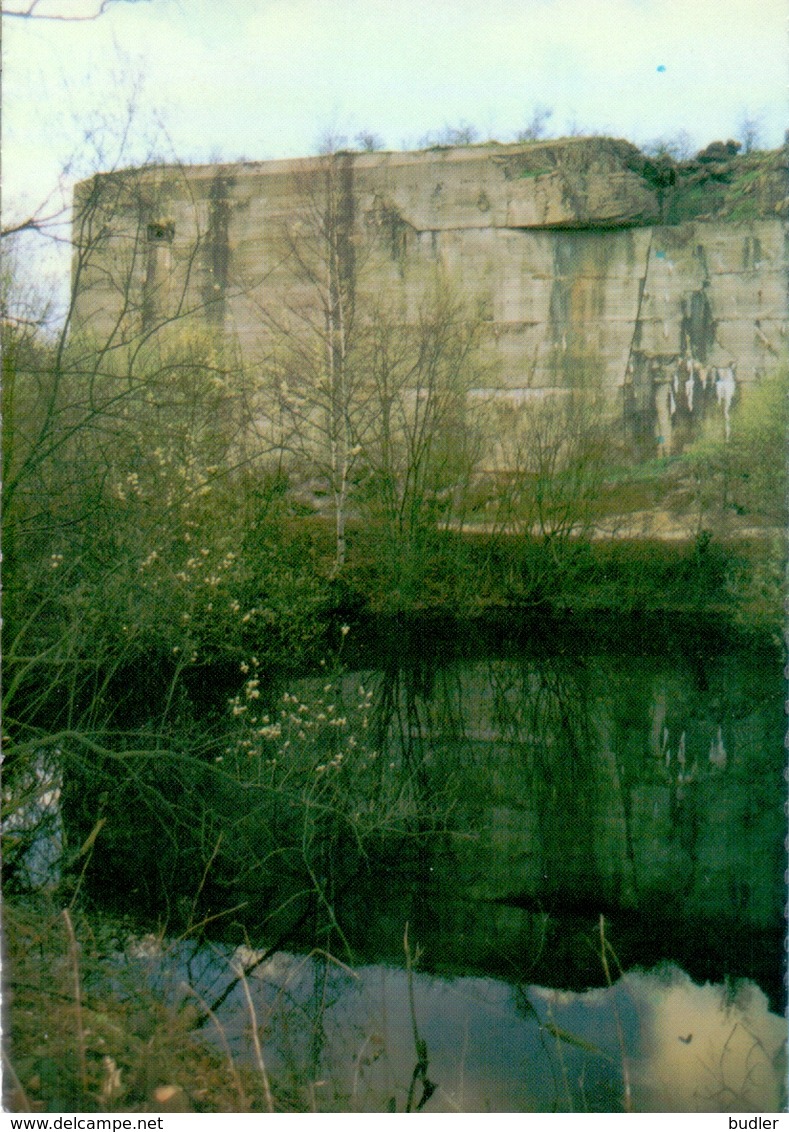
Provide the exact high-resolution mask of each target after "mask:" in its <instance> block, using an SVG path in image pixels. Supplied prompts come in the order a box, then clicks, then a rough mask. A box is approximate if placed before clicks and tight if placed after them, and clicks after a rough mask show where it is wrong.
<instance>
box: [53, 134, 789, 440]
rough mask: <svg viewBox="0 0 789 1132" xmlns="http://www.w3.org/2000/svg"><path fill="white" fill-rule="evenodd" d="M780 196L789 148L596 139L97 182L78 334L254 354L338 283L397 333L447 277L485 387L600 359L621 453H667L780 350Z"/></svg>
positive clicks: (80, 207)
mask: <svg viewBox="0 0 789 1132" xmlns="http://www.w3.org/2000/svg"><path fill="white" fill-rule="evenodd" d="M712 148H713V147H711V149H712ZM719 148H721V149H724V150H725V147H719ZM787 191H788V190H787V156H786V153H785V152H784V151H776V152H773V153H769V154H758V155H757V154H753V155H743V156H736V155H735V154H734V153H733V152H723V153H722V154H721V153H718V154H716V155H715V156H714V159H713V158H712V157H711V158H709V159H707V160H706V161H705V160H704V155H703V154H702V155H700V156H699V159H698V160H697V161H696V162H690V163H684V164H682V165H677V164H675V163H673V162H671V161H668V160H666V159H664V160H657V159H649V158H647V157H645V156H644V155H643V154H642V153H641V152H640V151H639V150H637V149H636V148H635V147H634V146H632V145H630V144H629V143H627V142H623V141H616V140H612V139H608V138H570V139H565V140H560V141H546V142H530V143H523V144H516V145H499V144H494V143H491V144H488V145H477V146H468V147H462V148H457V147H455V148H451V147H449V148H434V149H429V150H424V151H419V152H408V153H355V152H354V153H350V152H347V153H346V152H343V153H337V154H332V155H329V156H325V157H317V158H307V159H303V160H283V161H269V162H249V163H240V164H237V165H216V166H210V165H209V166H155V167H146V168H141V169H133V170H126V171H121V172H115V173H111V174H105V175H99V176H97V177H94V178H92V179H91V180H90V181H86V182H83V183H82V184H80V185H79V186H78V187H77V190H76V195H75V224H74V233H75V234H74V240H75V257H74V265H75V266H74V289H75V326H76V327H77V328H78V329H80V330H82V331H86V332H89V333H90V334H91V335H93V336H95V337H96V338H97V339H101V338H103V337H104V338H106V337H107V336H108V335H115V336H117V335H119V334H120V335H126V336H131V335H133V334H140V333H146V332H153V331H155V330H156V328H157V327H160V326H163V325H166V324H170V323H172V322H173V321H175V320H178V321H180V320H186V321H187V322H188V323H189V324H194V325H195V326H199V327H202V328H203V329H206V330H208V331H209V332H210V334H212V335H215V336H217V337H219V338H221V339H222V340H225V341H228V342H234V343H236V344H237V346H238V347H239V349H240V350H241V351H242V352H243V354H244V356H245V357H247V358H250V359H258V360H260V361H261V362H262V361H263V360H264V359H265V357H266V356H267V354H268V353H269V352H270V351H271V349H272V348H273V347H272V344H273V343H274V342H275V340H276V334H277V328H281V327H282V325H283V323H284V322H287V321H288V320H290V325H292V321H293V319H294V318H296V319H297V320H298V319H301V320H302V321H303V322H307V321H308V320H309V318H310V317H314V318H319V317H320V309H321V302H323V303H324V306H325V303H326V295H327V294H329V293H330V292H331V290H332V288H333V287H334V286H335V285H336V282H337V280H339V281H340V283H341V286H342V288H343V289H344V294H345V295H346V296H350V297H351V301H352V302H353V304H354V307H355V310H356V312H357V315H358V316H359V317H364V313H363V312H364V310H365V307H366V305H369V304H374V303H378V302H381V301H385V302H386V303H387V304H388V305H389V308H390V309H391V310H392V311H394V312H395V313H396V317H397V318H398V319H400V320H402V321H403V322H404V323H406V324H407V323H409V322H410V321H413V320H414V319H415V318H416V317H417V312H418V310H419V307H420V304H421V303H422V302H423V301H424V298H425V295H426V293H427V292H428V290H429V288H430V287H431V286H432V285H433V283H434V281H435V279H436V277H437V274H440V275H441V277H442V278H443V279H445V280H448V281H449V284H450V285H451V286H452V287H453V288H454V290H455V292H456V293H457V294H459V295H460V296H461V297H462V299H463V300H464V301H465V302H466V303H467V304H468V306H469V309H473V311H474V312H475V316H476V317H478V318H480V319H481V320H482V323H483V326H484V342H485V345H484V352H485V357H486V362H487V365H486V367H485V373H486V375H487V376H486V383H487V385H486V388H487V389H488V390H490V391H493V392H494V394H495V395H496V396H500V397H506V398H510V399H511V400H512V401H513V403H516V404H523V405H524V406H526V405H527V404H528V402H529V400H530V399H531V398H533V397H535V396H541V395H544V394H546V393H547V392H548V391H556V390H561V389H566V388H567V387H568V386H572V385H573V383H574V382H575V381H576V380H577V379H578V375H579V373H580V372H581V371H582V370H584V368H587V369H588V368H589V367H592V368H594V369H595V372H597V373H598V374H599V375H600V380H601V381H602V382H603V384H604V387H605V389H606V391H607V392H608V394H609V395H610V398H611V402H612V404H613V405H614V406H615V410H616V413H617V415H618V417H619V419H620V420H621V423H622V426H623V434H624V435H626V436H627V437H628V438H629V440H630V442H631V444H632V448H633V451H634V452H636V453H637V454H638V455H641V456H648V455H652V454H654V453H655V452H664V453H667V452H670V451H673V450H676V449H677V448H678V447H679V446H681V443H682V442H683V441H684V439H687V437H689V436H690V435H692V434H693V432H694V423H695V422H697V421H698V420H699V419H700V418H701V416H702V415H704V414H705V413H707V412H711V411H722V412H726V413H727V412H728V407H729V406H730V404H731V400H732V397H733V396H734V395H735V393H736V391H738V390H739V389H740V388H741V387H742V386H745V385H747V384H748V383H751V382H754V381H757V380H758V379H759V377H760V376H761V375H762V374H763V373H765V372H767V371H768V370H769V369H770V367H772V366H773V365H774V364H775V363H776V360H777V358H778V357H779V356H780V355H781V353H782V352H784V349H785V341H786V334H787V326H788V325H789V295H788V292H787V269H788V268H789V255H788V253H787V248H788V247H789V241H788V240H787V224H786V216H787V203H788V201H789V197H787ZM329 228H331V231H328V229H329ZM327 240H328V243H327ZM321 241H323V244H324V247H326V248H328V247H329V245H331V248H332V250H331V252H326V254H325V255H323V253H322V252H321V250H320V247H319V245H320V244H321ZM322 256H323V258H322ZM332 257H334V262H330V260H331V259H332ZM333 280H334V281H333ZM321 293H323V300H322V299H321V297H320V296H321ZM310 311H311V312H312V316H311V315H310V313H309V312H310ZM524 411H527V409H526V408H524Z"/></svg>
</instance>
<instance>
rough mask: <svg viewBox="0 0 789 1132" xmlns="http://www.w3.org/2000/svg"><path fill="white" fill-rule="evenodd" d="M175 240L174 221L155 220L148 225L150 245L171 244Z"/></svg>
mask: <svg viewBox="0 0 789 1132" xmlns="http://www.w3.org/2000/svg"><path fill="white" fill-rule="evenodd" d="M174 238H175V224H173V222H172V220H155V221H154V222H153V223H151V224H149V225H148V243H149V244H171V243H172V242H173V239H174Z"/></svg>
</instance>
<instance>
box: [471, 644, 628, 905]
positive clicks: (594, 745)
mask: <svg viewBox="0 0 789 1132" xmlns="http://www.w3.org/2000/svg"><path fill="white" fill-rule="evenodd" d="M590 677H591V673H590V667H589V663H588V662H586V661H584V660H581V659H578V658H573V659H568V658H567V657H563V656H559V657H540V658H538V659H529V660H526V661H524V662H522V663H520V664H518V665H513V664H502V663H501V662H495V661H494V662H491V663H489V665H488V666H487V679H488V681H489V685H490V688H491V693H492V712H491V722H492V723H493V726H494V730H495V732H497V733H498V734H499V735H500V736H501V738H502V740H503V741H504V755H505V758H508V759H511V760H512V762H513V764H514V766H515V767H517V768H518V772H519V774H520V775H523V774H524V772H525V775H526V776H527V783H528V792H529V795H530V796H531V800H532V806H533V808H534V810H535V812H536V814H537V817H538V824H537V829H538V833H539V838H540V844H541V858H542V874H543V882H544V884H543V885H542V886H541V888H542V891H541V895H542V896H544V897H545V898H547V899H549V900H550V899H551V898H552V897H554V896H556V895H558V894H560V893H564V894H565V895H566V894H567V891H568V889H569V890H570V891H572V892H574V893H575V894H578V895H583V894H584V893H589V894H592V893H593V892H595V890H596V888H597V876H598V869H597V867H596V857H597V842H598V836H597V835H598V830H599V824H600V817H601V806H602V805H603V804H604V803H605V802H606V801H607V799H606V798H605V797H604V790H605V781H604V778H603V776H602V775H601V766H600V750H599V747H600V743H599V737H598V735H597V734H596V733H595V728H594V721H593V716H594V713H593V703H592V699H591V691H590V687H591V679H590Z"/></svg>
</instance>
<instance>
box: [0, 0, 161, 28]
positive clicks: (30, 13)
mask: <svg viewBox="0 0 789 1132" xmlns="http://www.w3.org/2000/svg"><path fill="white" fill-rule="evenodd" d="M140 3H150V0H100V2H99V6H98V7H97V8H96V9H95V10H94V11H92V12H86V13H85V14H84V15H64V14H62V13H57V12H48V11H45V10H42V0H30V3H28V4H27V5H25V6H23V7H20V8H8V7H5V8H3V15H4V16H8V17H11V18H14V19H18V20H48V21H50V22H56V23H66V24H78V23H89V22H91V21H93V20H98V19H99V17H101V16H103V15H104V13H105V12H106V11H107V10H108V8H109V7H110V5H111V4H140Z"/></svg>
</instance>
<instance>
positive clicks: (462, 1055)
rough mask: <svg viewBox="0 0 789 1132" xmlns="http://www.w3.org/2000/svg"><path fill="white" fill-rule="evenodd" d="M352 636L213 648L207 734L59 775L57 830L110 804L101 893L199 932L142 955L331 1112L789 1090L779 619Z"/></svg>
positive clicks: (409, 630)
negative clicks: (280, 661) (285, 670)
mask: <svg viewBox="0 0 789 1132" xmlns="http://www.w3.org/2000/svg"><path fill="white" fill-rule="evenodd" d="M341 646H342V647H341V652H340V655H339V656H338V657H334V658H331V660H330V661H327V662H326V664H325V665H324V666H322V667H321V668H320V670H319V671H317V672H315V673H311V674H303V675H301V676H299V677H298V678H296V677H290V678H288V679H287V680H284V679H283V680H277V681H268V682H267V681H266V680H264V678H263V677H262V675H259V674H258V672H257V669H256V668H255V665H254V658H252V659H251V660H250V662H249V664H246V663H245V665H244V668H245V669H246V671H245V672H244V673H243V674H242V676H241V677H240V681H241V682H239V683H238V684H237V687H236V691H235V693H234V694H232V695H230V696H226V695H225V688H224V685H219V684H218V682H217V677H216V675H215V674H212V673H210V672H206V673H204V674H203V680H204V682H205V686H204V688H203V689H202V690H201V689H200V687H199V684H198V685H197V686H196V695H197V697H198V699H201V702H203V703H204V704H205V703H207V702H208V701H209V700H213V702H214V703H220V702H222V701H224V700H225V699H229V700H230V704H229V709H228V713H227V715H228V721H227V723H226V724H224V725H223V727H222V728H217V726H216V724H215V723H214V724H212V725H211V726H210V727H209V724H208V722H204V724H203V729H204V731H205V737H204V738H203V740H202V744H203V745H202V747H201V748H200V749H201V760H198V761H197V762H196V761H195V760H194V759H191V760H187V759H184V760H182V761H179V760H178V759H177V758H176V759H173V758H170V759H167V758H165V757H164V756H162V757H161V758H159V759H158V760H156V759H152V758H147V759H145V760H142V761H138V762H133V764H132V765H134V767H135V772H134V774H131V775H129V776H128V777H127V778H126V779H124V780H123V781H122V782H119V781H118V776H117V766H116V764H115V763H113V764H112V765H111V766H107V767H106V768H102V767H101V766H100V765H99V763H98V762H97V761H95V760H94V761H93V763H92V764H91V767H90V777H89V778H88V777H87V770H85V768H83V770H82V772H81V773H77V769H76V767H75V765H72V766H71V767H70V769H69V772H68V773H67V774H65V775H64V782H63V789H62V808H63V822H64V827H65V830H66V835H67V841H68V840H71V842H72V843H81V842H79V841H78V839H82V840H84V838H85V836H86V835H87V834H88V833H89V832H90V830H91V829H92V828H95V822H96V815H97V814H98V813H100V814H101V816H102V817H103V818H104V823H105V824H104V825H103V827H102V831H101V837H100V846H99V848H100V851H99V848H97V851H96V853H95V854H94V856H93V858H92V860H91V865H90V868H89V870H88V871H87V872H86V874H85V877H84V883H85V886H86V891H87V892H88V893H89V895H90V897H91V899H92V900H93V901H94V902H95V903H96V904H97V905H99V906H101V907H105V908H109V909H112V910H114V911H116V912H117V911H122V912H124V913H126V914H132V915H134V917H135V918H136V921H137V923H138V924H143V925H145V924H147V925H149V927H150V928H151V930H152V931H153V932H154V933H156V934H157V936H158V938H159V939H160V940H161V938H162V936H163V935H166V936H167V938H170V939H172V938H174V937H175V936H179V937H180V939H181V942H180V943H178V944H177V945H175V944H173V945H172V946H170V947H169V948H167V947H166V948H165V950H164V953H163V955H160V954H159V953H158V952H157V953H156V954H155V955H154V958H153V959H147V960H143V959H140V958H139V957H138V958H136V959H135V958H131V959H130V960H129V962H146V963H147V964H148V967H149V975H150V977H151V978H154V979H160V980H164V981H165V982H167V980H168V979H171V980H172V988H177V987H181V988H182V987H183V984H184V983H188V984H189V985H190V987H191V988H192V989H191V992H190V993H193V994H196V995H199V998H200V1001H202V1002H203V1003H204V1004H206V1005H207V1006H210V1007H212V1012H211V1016H210V1017H209V1015H208V1014H206V1016H205V1019H204V1021H205V1026H204V1027H203V1029H204V1030H205V1032H206V1033H208V1032H209V1031H212V1030H213V1029H214V1028H215V1024H218V1025H219V1026H220V1027H221V1029H222V1032H223V1034H224V1039H223V1040H228V1041H230V1042H231V1044H232V1045H233V1049H234V1050H235V1051H236V1054H237V1056H240V1057H242V1058H248V1059H250V1058H253V1057H256V1056H257V1055H256V1054H255V1049H254V1043H253V1042H252V1041H251V1027H252V1026H253V1024H254V1025H256V1026H257V1027H259V1033H260V1034H261V1035H262V1037H263V1043H262V1047H261V1050H260V1055H261V1057H262V1058H263V1059H264V1062H265V1065H266V1071H267V1072H270V1073H271V1075H272V1079H273V1080H275V1081H279V1082H280V1085H281V1087H284V1086H282V1082H284V1081H290V1082H291V1083H292V1088H293V1090H294V1096H295V1092H296V1091H298V1090H300V1092H299V1100H298V1104H300V1105H309V1106H310V1107H315V1108H317V1109H320V1110H323V1109H327V1108H334V1109H339V1110H345V1109H347V1110H367V1111H377V1110H382V1111H386V1110H387V1109H389V1110H392V1109H395V1110H397V1111H402V1110H404V1109H406V1108H408V1109H410V1110H416V1109H417V1108H420V1107H422V1108H423V1109H424V1111H427V1112H429V1111H456V1110H460V1111H486V1110H491V1111H522V1110H523V1111H527V1110H537V1111H552V1110H555V1109H558V1110H563V1111H566V1110H583V1109H589V1110H594V1111H600V1110H620V1111H621V1110H622V1109H623V1108H625V1109H628V1108H634V1109H641V1110H650V1109H651V1110H655V1111H667V1110H669V1109H672V1108H676V1109H677V1110H683V1111H684V1110H703V1111H719V1110H720V1111H726V1110H729V1111H755V1110H757V1109H763V1110H765V1111H774V1110H775V1109H776V1108H777V1107H779V1106H780V1105H781V1104H782V1103H783V1099H782V1095H781V1088H782V1083H783V1080H784V1070H783V1068H782V1061H781V1058H782V1057H783V1046H784V1043H783V1037H784V1035H785V1025H784V1023H783V1021H782V1020H781V1018H780V1017H779V1014H780V1013H781V1012H782V1011H783V1009H784V1007H785V984H784V955H785V953H784V936H785V920H784V905H785V901H786V887H785V879H784V872H785V868H786V861H785V856H786V855H785V849H784V837H785V829H786V819H785V811H784V800H785V797H786V782H785V775H784V770H785V756H784V748H783V737H784V728H785V721H784V715H783V700H784V682H783V673H782V671H781V662H780V654H779V651H778V649H777V648H776V647H775V645H774V644H772V643H771V642H770V641H768V640H761V639H759V638H754V637H747V638H745V637H737V636H733V635H732V634H731V633H730V632H725V631H723V630H722V629H720V628H718V627H716V626H714V625H699V624H692V623H677V622H675V621H672V622H669V621H665V620H664V621H660V620H656V621H653V622H647V621H643V620H642V621H638V622H632V621H631V622H629V623H627V624H616V623H611V622H610V621H608V622H605V623H586V624H583V625H579V624H578V623H576V622H572V621H567V622H562V621H555V622H551V623H546V622H542V623H539V624H537V623H534V622H530V623H522V624H518V625H514V624H513V625H509V626H502V625H501V624H499V625H493V626H491V625H489V624H488V625H477V626H475V627H474V628H473V630H469V629H468V628H467V629H466V630H465V631H464V632H460V633H459V632H457V630H456V628H454V627H452V628H446V627H443V626H440V625H436V624H435V623H434V624H432V625H425V624H421V625H420V624H401V623H396V622H394V623H391V624H390V625H389V626H387V627H386V628H385V630H382V629H381V627H380V626H378V627H377V630H376V631H372V630H371V629H370V627H368V628H366V629H365V628H362V627H359V628H358V629H356V628H354V629H352V630H351V632H350V633H349V634H348V639H347V641H346V640H344V635H343V638H341ZM198 730H199V728H198ZM195 767H197V769H195ZM102 774H106V778H105V779H102ZM113 776H114V777H113ZM109 782H112V784H113V788H112V790H108V789H107V785H108V783H109ZM168 972H169V975H168ZM172 993H181V992H176V990H172ZM211 1019H213V1021H212V1020H211ZM305 1090H306V1091H305ZM296 1103H297V1102H296V1101H294V1104H296Z"/></svg>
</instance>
